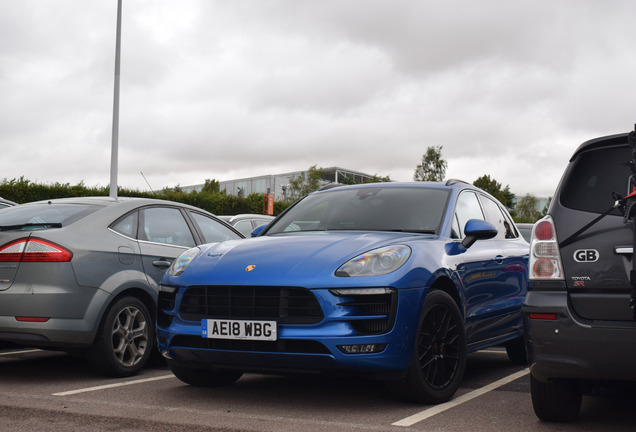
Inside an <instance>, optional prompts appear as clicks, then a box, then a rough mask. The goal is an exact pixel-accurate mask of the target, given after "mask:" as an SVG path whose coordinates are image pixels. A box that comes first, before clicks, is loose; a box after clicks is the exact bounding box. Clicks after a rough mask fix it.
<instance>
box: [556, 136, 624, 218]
mask: <svg viewBox="0 0 636 432" xmlns="http://www.w3.org/2000/svg"><path fill="white" fill-rule="evenodd" d="M631 158H632V155H631V151H630V149H629V148H628V147H615V148H604V149H602V150H591V151H587V152H583V153H581V154H580V155H578V156H577V157H576V158H575V159H574V160H573V161H572V163H571V164H570V167H569V169H568V172H567V174H566V175H565V177H564V179H563V186H562V188H561V192H560V200H561V204H563V205H564V206H565V207H568V208H571V209H575V210H583V211H588V212H594V213H603V212H605V211H607V209H609V208H610V207H612V205H613V204H614V201H615V199H614V197H613V196H612V193H616V194H618V195H621V196H624V195H626V194H627V193H628V189H629V186H628V179H629V177H630V175H631V170H630V167H629V161H630V160H631Z"/></svg>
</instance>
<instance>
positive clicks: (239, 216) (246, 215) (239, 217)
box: [218, 213, 274, 222]
mask: <svg viewBox="0 0 636 432" xmlns="http://www.w3.org/2000/svg"><path fill="white" fill-rule="evenodd" d="M218 217H219V218H220V219H223V220H224V221H227V222H234V221H237V220H242V219H274V216H271V215H266V214H258V213H241V214H237V215H222V216H218Z"/></svg>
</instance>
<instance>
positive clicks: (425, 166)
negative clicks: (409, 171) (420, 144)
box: [413, 146, 448, 181]
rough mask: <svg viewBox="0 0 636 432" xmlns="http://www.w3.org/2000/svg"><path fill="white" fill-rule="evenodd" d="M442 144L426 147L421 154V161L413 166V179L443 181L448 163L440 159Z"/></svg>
mask: <svg viewBox="0 0 636 432" xmlns="http://www.w3.org/2000/svg"><path fill="white" fill-rule="evenodd" d="M442 148H443V147H442V146H437V147H428V148H427V149H426V153H424V154H423V155H422V163H421V164H419V165H418V166H417V167H416V168H415V173H413V180H415V181H443V180H444V177H445V176H446V168H447V167H448V163H446V161H445V160H444V159H442Z"/></svg>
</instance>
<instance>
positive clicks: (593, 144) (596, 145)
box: [570, 133, 629, 162]
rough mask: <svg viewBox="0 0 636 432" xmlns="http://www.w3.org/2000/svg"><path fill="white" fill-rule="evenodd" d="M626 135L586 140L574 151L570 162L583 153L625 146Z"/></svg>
mask: <svg viewBox="0 0 636 432" xmlns="http://www.w3.org/2000/svg"><path fill="white" fill-rule="evenodd" d="M628 135H629V134H627V133H622V134H615V135H607V136H603V137H598V138H594V139H591V140H587V141H585V142H584V143H583V144H581V145H580V146H579V147H578V148H577V149H576V151H575V152H574V154H573V155H572V157H571V158H570V162H572V161H573V160H574V159H575V158H576V157H577V156H578V155H579V154H580V153H582V152H584V151H588V150H597V149H600V148H604V147H613V146H625V145H627V137H628Z"/></svg>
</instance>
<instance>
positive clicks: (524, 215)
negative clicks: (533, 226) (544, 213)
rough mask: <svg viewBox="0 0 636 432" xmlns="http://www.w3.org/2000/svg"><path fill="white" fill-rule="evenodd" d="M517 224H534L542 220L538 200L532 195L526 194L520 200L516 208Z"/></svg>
mask: <svg viewBox="0 0 636 432" xmlns="http://www.w3.org/2000/svg"><path fill="white" fill-rule="evenodd" d="M515 215H516V218H515V222H517V223H534V222H536V221H538V220H539V219H540V218H541V212H540V211H539V210H537V199H536V198H535V196H534V195H532V194H526V195H525V196H524V197H523V198H521V199H520V200H519V202H518V203H517V205H516V207H515Z"/></svg>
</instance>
